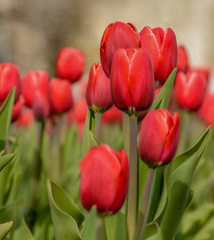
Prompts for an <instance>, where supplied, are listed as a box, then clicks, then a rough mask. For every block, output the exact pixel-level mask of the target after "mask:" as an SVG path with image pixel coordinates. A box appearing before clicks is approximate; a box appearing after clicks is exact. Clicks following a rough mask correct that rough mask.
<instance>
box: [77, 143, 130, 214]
mask: <svg viewBox="0 0 214 240" xmlns="http://www.w3.org/2000/svg"><path fill="white" fill-rule="evenodd" d="M80 171H81V175H80V197H81V201H82V204H83V206H84V207H85V208H86V209H87V210H90V209H91V207H92V206H93V205H95V206H96V207H97V210H98V211H99V212H100V213H104V214H112V213H116V212H117V211H119V209H120V208H121V206H122V205H123V202H124V200H125V197H126V193H127V189H128V178H129V167H128V158H127V155H126V153H125V151H124V150H119V151H118V152H117V153H116V152H115V151H114V150H113V149H112V148H110V147H109V146H107V145H100V146H98V147H92V148H91V149H90V150H89V151H88V153H87V154H86V156H85V157H84V159H83V160H82V161H81V162H80Z"/></svg>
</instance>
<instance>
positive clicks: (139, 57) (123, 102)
mask: <svg viewBox="0 0 214 240" xmlns="http://www.w3.org/2000/svg"><path fill="white" fill-rule="evenodd" d="M111 75H112V77H111V81H112V96H113V101H114V104H115V106H116V107H117V108H119V109H120V110H122V111H124V112H126V113H128V114H129V115H133V114H134V115H137V114H138V113H140V112H142V111H144V110H146V109H148V108H149V107H150V106H151V104H152V101H153V98H154V93H155V82H154V74H153V67H152V62H151V59H150V57H149V54H148V53H147V51H145V50H143V49H142V48H138V49H135V48H129V49H119V50H118V51H117V52H116V54H115V57H114V60H113V63H112V71H111Z"/></svg>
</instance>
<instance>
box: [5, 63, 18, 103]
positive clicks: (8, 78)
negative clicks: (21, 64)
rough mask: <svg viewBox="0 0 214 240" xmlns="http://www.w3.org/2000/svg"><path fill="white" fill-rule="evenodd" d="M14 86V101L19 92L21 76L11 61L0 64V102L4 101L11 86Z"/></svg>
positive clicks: (16, 99)
mask: <svg viewBox="0 0 214 240" xmlns="http://www.w3.org/2000/svg"><path fill="white" fill-rule="evenodd" d="M14 87H15V88H16V93H15V102H16V101H18V99H19V96H20V94H21V78H20V73H19V69H18V68H17V66H16V65H14V64H11V63H3V64H0V102H4V100H5V99H6V97H7V95H8V94H9V92H10V91H11V90H12V88H14Z"/></svg>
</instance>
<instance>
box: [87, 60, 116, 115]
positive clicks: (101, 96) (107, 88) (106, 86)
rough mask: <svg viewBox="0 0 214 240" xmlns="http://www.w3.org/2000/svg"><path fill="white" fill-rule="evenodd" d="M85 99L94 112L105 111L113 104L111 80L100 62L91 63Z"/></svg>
mask: <svg viewBox="0 0 214 240" xmlns="http://www.w3.org/2000/svg"><path fill="white" fill-rule="evenodd" d="M86 101H87V104H88V106H89V108H90V109H91V110H93V111H94V112H101V113H103V112H105V111H107V110H108V109H109V108H111V106H112V105H113V101H112V95H111V82H110V79H109V78H108V77H107V76H106V75H105V73H104V71H103V69H102V66H101V64H100V63H98V64H93V66H92V67H91V71H90V76H89V81H88V87H87V91H86Z"/></svg>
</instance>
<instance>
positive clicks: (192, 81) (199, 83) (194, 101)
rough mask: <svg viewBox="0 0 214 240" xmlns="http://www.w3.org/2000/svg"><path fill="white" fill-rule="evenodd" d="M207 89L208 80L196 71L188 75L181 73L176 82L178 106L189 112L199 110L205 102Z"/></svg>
mask: <svg viewBox="0 0 214 240" xmlns="http://www.w3.org/2000/svg"><path fill="white" fill-rule="evenodd" d="M206 87H207V85H206V79H205V77H204V76H203V75H202V74H199V73H197V72H196V71H189V72H188V73H187V74H186V75H185V74H184V73H183V72H179V73H178V74H177V76H176V82H175V95H176V101H177V103H178V105H179V106H180V107H182V108H186V109H188V110H192V111H195V110H197V109H198V108H199V107H200V105H201V103H202V101H203V98H204V95H205V92H206Z"/></svg>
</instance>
